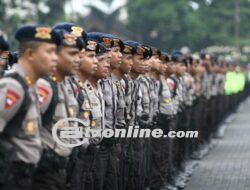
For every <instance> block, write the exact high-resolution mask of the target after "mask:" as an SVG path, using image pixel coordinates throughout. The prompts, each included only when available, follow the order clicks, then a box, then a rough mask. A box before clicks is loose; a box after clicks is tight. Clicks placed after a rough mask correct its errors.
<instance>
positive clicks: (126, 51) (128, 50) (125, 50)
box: [123, 45, 132, 53]
mask: <svg viewBox="0 0 250 190" xmlns="http://www.w3.org/2000/svg"><path fill="white" fill-rule="evenodd" d="M131 50H132V47H130V46H128V45H125V46H124V49H123V52H124V53H131Z"/></svg>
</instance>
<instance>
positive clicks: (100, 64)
mask: <svg viewBox="0 0 250 190" xmlns="http://www.w3.org/2000/svg"><path fill="white" fill-rule="evenodd" d="M15 37H16V39H17V40H18V41H19V43H20V45H19V52H10V51H9V45H8V42H7V40H6V38H5V37H4V35H3V33H2V32H1V33H0V75H1V76H0V77H1V79H0V91H1V93H0V97H1V104H0V105H1V106H2V107H1V109H0V141H1V143H0V168H1V174H0V188H1V189H4V190H5V189H8V190H9V189H10V190H12V189H35V188H36V189H53V190H54V189H58V190H61V189H70V190H74V189H76V190H84V189H85V190H105V189H107V190H127V189H129V190H131V189H132V190H144V189H151V190H158V189H162V188H164V189H169V190H176V189H179V188H184V187H185V184H186V182H187V181H188V179H189V177H190V175H191V173H192V169H193V166H194V165H192V164H190V163H192V162H189V161H190V160H193V159H201V158H202V157H203V156H204V155H206V154H207V153H208V150H209V149H211V148H212V143H211V141H212V138H213V137H215V136H216V135H217V133H216V132H217V131H218V126H219V124H220V122H222V120H223V119H224V118H225V117H226V116H227V115H228V114H229V113H230V112H231V111H233V110H234V109H235V108H236V106H237V104H238V103H239V102H240V101H242V100H244V98H246V96H247V95H248V94H247V93H246V92H244V84H245V82H244V75H243V71H242V70H243V68H241V67H240V66H238V65H233V66H232V65H230V64H228V63H226V62H225V61H223V60H222V61H221V60H218V59H217V58H216V57H213V56H211V55H209V54H207V53H206V52H205V51H201V53H200V55H187V54H183V53H182V52H181V51H179V50H174V51H173V52H172V53H171V54H168V53H166V52H164V51H161V50H159V49H157V48H155V47H152V46H149V45H145V44H142V43H139V42H136V41H132V40H128V41H125V40H122V39H120V38H119V37H117V36H114V35H110V34H105V33H100V32H86V31H85V30H84V29H83V28H82V27H81V26H78V25H76V24H73V23H60V24H56V25H55V26H54V27H53V28H50V27H44V26H38V25H26V26H23V27H21V28H20V29H18V31H17V32H16V35H15ZM16 62H17V64H15V65H14V66H12V64H13V63H16ZM242 76H243V77H242ZM234 79H237V80H238V81H240V84H241V87H237V85H235V84H233V83H234V82H233V81H234ZM229 86H234V87H235V89H233V90H232V89H230V88H229ZM225 92H226V93H225ZM215 113H216V114H215ZM66 118H78V119H80V120H81V121H82V122H81V124H79V123H77V122H65V121H64V122H58V121H61V120H62V119H66ZM55 124H58V125H59V130H63V129H64V127H69V126H70V127H80V128H82V129H84V130H87V129H92V130H93V131H92V133H95V136H94V134H90V136H88V137H83V139H84V143H82V144H81V145H80V146H77V147H74V148H70V147H65V146H63V145H61V144H58V143H57V142H56V141H55V139H54V138H53V136H52V127H53V126H54V125H55ZM129 127H132V128H134V129H144V130H145V131H147V130H152V129H157V128H160V129H162V131H163V132H164V134H168V132H170V131H184V132H186V131H198V132H199V135H198V138H194V139H191V138H190V139H187V138H179V139H178V138H170V137H168V138H163V137H161V138H152V137H150V138H139V137H137V138H114V137H112V138H104V137H103V136H102V131H103V130H104V129H112V130H118V129H125V130H126V129H128V128H129ZM96 134H98V135H96ZM61 140H62V142H64V143H68V142H71V143H76V144H77V143H78V142H80V140H81V139H80V138H79V139H75V140H74V141H73V142H72V140H71V141H70V140H68V139H61Z"/></svg>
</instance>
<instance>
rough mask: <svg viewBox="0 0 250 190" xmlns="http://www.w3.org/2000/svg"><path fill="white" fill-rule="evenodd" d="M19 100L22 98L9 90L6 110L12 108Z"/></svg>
mask: <svg viewBox="0 0 250 190" xmlns="http://www.w3.org/2000/svg"><path fill="white" fill-rule="evenodd" d="M19 98H20V96H19V95H18V94H17V93H16V92H14V91H12V90H8V91H7V94H6V99H5V109H9V108H11V107H12V106H13V105H14V104H15V103H16V102H17V100H18V99H19Z"/></svg>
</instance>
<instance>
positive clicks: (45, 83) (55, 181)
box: [32, 24, 82, 189]
mask: <svg viewBox="0 0 250 190" xmlns="http://www.w3.org/2000/svg"><path fill="white" fill-rule="evenodd" d="M65 27H66V26H65ZM63 28H64V26H63V25H60V24H59V25H58V26H55V27H54V28H53V31H54V32H55V33H56V34H57V35H58V39H57V45H58V49H57V55H58V60H57V65H56V70H54V71H53V75H52V76H51V77H46V78H45V79H40V80H39V81H38V82H37V92H38V95H39V100H40V104H41V112H42V121H43V123H42V124H43V127H42V128H41V135H42V143H43V148H44V151H43V155H42V158H41V160H40V162H39V166H38V169H37V171H36V173H35V175H34V183H33V186H32V188H37V189H44V188H47V189H64V188H65V187H66V177H67V176H66V167H67V164H68V159H69V156H70V154H71V152H72V148H69V147H65V146H63V145H61V144H58V143H57V142H55V140H54V138H53V137H52V132H51V131H52V127H53V125H54V124H55V123H57V122H58V121H59V120H61V119H64V118H68V117H74V118H75V117H76V115H77V113H78V108H77V105H78V104H77V101H76V99H74V96H73V92H72V89H70V88H68V86H67V84H66V82H65V81H64V79H65V77H66V76H69V75H72V74H74V67H75V66H77V65H78V64H79V51H80V50H81V48H82V41H81V38H79V37H77V36H76V35H75V34H74V33H72V32H68V31H67V29H63ZM68 124H69V125H71V124H70V123H62V125H61V126H60V127H61V128H62V129H63V127H64V126H67V125H68ZM72 125H73V124H72ZM63 142H65V143H69V139H64V141H63Z"/></svg>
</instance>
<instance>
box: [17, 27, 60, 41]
mask: <svg viewBox="0 0 250 190" xmlns="http://www.w3.org/2000/svg"><path fill="white" fill-rule="evenodd" d="M55 35H56V34H54V33H53V32H52V28H50V27H47V26H39V25H25V26H22V27H20V28H19V29H18V30H17V31H16V34H15V38H16V40H17V41H19V42H27V41H38V42H49V43H55V38H56V36H55Z"/></svg>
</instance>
